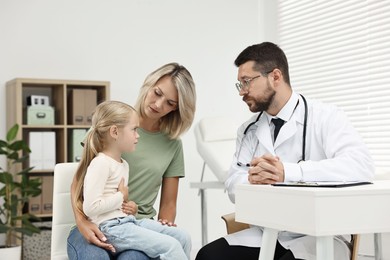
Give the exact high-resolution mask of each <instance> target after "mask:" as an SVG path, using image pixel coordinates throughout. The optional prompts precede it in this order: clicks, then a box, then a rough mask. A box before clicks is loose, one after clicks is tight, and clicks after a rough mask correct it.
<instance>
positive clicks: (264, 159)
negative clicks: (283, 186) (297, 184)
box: [248, 154, 284, 184]
mask: <svg viewBox="0 0 390 260" xmlns="http://www.w3.org/2000/svg"><path fill="white" fill-rule="evenodd" d="M248 181H249V183H250V184H272V183H275V182H283V181H284V167H283V163H282V162H281V161H280V159H279V157H277V156H274V155H271V154H265V155H263V156H260V157H256V158H254V159H253V160H252V161H251V167H250V168H249V170H248Z"/></svg>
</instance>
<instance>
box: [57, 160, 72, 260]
mask: <svg viewBox="0 0 390 260" xmlns="http://www.w3.org/2000/svg"><path fill="white" fill-rule="evenodd" d="M77 167H78V163H59V164H57V165H56V166H55V167H54V183H53V218H52V234H51V259H52V260H67V259H68V254H67V251H66V245H67V242H66V240H67V238H68V235H69V231H70V229H71V227H72V226H73V225H75V220H74V216H73V210H72V205H71V201H70V185H71V183H72V180H73V176H74V174H75V173H76V170H77Z"/></svg>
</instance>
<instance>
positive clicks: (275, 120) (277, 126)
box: [271, 118, 284, 142]
mask: <svg viewBox="0 0 390 260" xmlns="http://www.w3.org/2000/svg"><path fill="white" fill-rule="evenodd" d="M271 121H272V123H274V125H275V130H274V142H275V140H276V137H277V136H278V134H279V131H280V128H282V126H283V124H284V120H283V119H280V118H272V119H271Z"/></svg>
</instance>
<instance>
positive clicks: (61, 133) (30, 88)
mask: <svg viewBox="0 0 390 260" xmlns="http://www.w3.org/2000/svg"><path fill="white" fill-rule="evenodd" d="M74 89H93V90H96V92H97V104H99V103H101V102H102V101H105V100H109V98H110V82H108V81H84V80H52V79H29V78H15V79H13V80H11V81H8V82H7V83H6V103H7V104H6V114H7V119H6V124H7V130H8V129H10V128H11V127H12V126H13V125H14V124H18V125H19V132H18V136H17V138H18V139H24V140H26V141H27V143H29V140H28V136H29V133H30V132H34V131H37V132H41V131H54V132H55V133H56V141H55V143H56V163H62V162H70V161H71V160H70V158H69V151H68V143H69V139H70V133H71V130H73V129H88V128H89V125H73V124H72V123H71V122H70V120H68V113H69V112H70V109H71V108H70V107H69V105H68V104H69V98H70V94H71V91H72V90H74ZM30 95H43V96H49V100H50V106H52V107H54V125H28V124H27V115H26V110H27V97H28V96H30ZM91 112H92V111H91ZM53 171H54V169H51V170H33V171H32V172H31V176H53ZM36 215H37V216H42V217H47V216H48V214H41V215H39V214H36ZM49 216H50V214H49Z"/></svg>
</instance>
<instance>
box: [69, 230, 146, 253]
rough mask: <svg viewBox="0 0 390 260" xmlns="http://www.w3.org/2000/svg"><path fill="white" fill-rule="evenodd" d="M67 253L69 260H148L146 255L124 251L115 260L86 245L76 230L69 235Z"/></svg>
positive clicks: (102, 250)
mask: <svg viewBox="0 0 390 260" xmlns="http://www.w3.org/2000/svg"><path fill="white" fill-rule="evenodd" d="M67 251H68V257H69V260H84V259H94V260H110V259H117V260H125V259H126V260H129V259H131V260H150V258H149V257H148V256H147V255H145V254H144V253H143V252H140V251H137V250H127V251H124V252H122V253H121V254H119V255H117V256H116V258H115V257H113V256H112V254H111V253H110V252H108V251H106V250H104V249H103V248H100V247H98V246H95V245H93V244H90V243H88V242H87V240H85V238H84V237H83V236H82V235H81V233H80V231H79V230H78V228H74V229H73V230H71V232H70V234H69V237H68V247H67Z"/></svg>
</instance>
